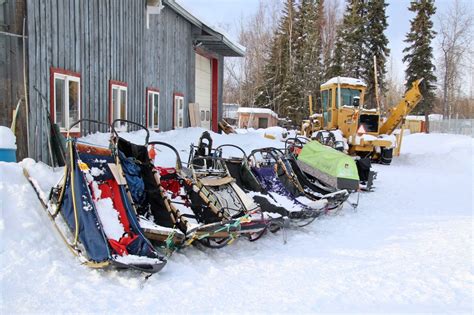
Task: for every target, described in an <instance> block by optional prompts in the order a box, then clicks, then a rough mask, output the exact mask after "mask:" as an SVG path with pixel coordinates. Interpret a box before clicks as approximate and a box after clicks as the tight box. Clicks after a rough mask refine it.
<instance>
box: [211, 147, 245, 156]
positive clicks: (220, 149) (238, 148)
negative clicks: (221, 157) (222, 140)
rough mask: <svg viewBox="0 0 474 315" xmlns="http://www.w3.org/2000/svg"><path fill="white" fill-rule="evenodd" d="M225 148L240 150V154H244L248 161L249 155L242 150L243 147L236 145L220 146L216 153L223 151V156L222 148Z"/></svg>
mask: <svg viewBox="0 0 474 315" xmlns="http://www.w3.org/2000/svg"><path fill="white" fill-rule="evenodd" d="M224 147H231V148H235V149H237V150H239V151H240V152H242V155H243V157H244V159H247V154H246V153H245V151H244V149H242V148H241V147H239V146H237V145H235V144H222V145H220V146H218V147H217V148H216V150H215V151H216V152H219V151H221V154H222V148H224Z"/></svg>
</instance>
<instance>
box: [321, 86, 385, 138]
mask: <svg viewBox="0 0 474 315" xmlns="http://www.w3.org/2000/svg"><path fill="white" fill-rule="evenodd" d="M366 88H367V85H366V84H365V83H364V82H363V81H362V80H360V79H355V78H348V77H335V78H332V79H330V80H329V81H327V82H326V83H324V84H322V85H321V108H322V115H323V119H322V121H323V129H325V130H331V129H339V130H341V132H342V134H343V135H344V136H345V137H349V136H351V135H355V134H356V133H358V132H359V133H360V132H363V133H368V134H371V133H372V134H374V135H377V134H378V131H379V119H380V115H379V113H378V112H377V111H374V110H367V109H364V108H363V105H364V96H365V90H366Z"/></svg>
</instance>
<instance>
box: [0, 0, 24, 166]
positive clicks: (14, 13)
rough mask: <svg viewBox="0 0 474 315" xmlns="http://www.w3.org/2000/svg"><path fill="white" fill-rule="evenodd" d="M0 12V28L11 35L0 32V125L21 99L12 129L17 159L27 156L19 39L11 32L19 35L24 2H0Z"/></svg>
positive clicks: (6, 123) (8, 122)
mask: <svg viewBox="0 0 474 315" xmlns="http://www.w3.org/2000/svg"><path fill="white" fill-rule="evenodd" d="M0 15H1V16H0V22H1V23H0V31H2V32H7V33H9V34H11V35H7V34H0V126H7V127H10V126H11V123H12V120H13V119H12V118H13V116H12V114H13V110H14V109H15V108H16V106H17V104H18V102H19V101H20V100H21V103H20V108H19V113H18V116H17V118H16V130H15V135H16V137H17V158H18V159H20V160H21V159H23V158H25V157H26V156H27V144H26V107H25V101H24V100H25V97H24V95H25V89H24V82H23V38H22V37H19V36H13V34H16V35H22V32H23V18H24V16H25V3H24V2H23V1H22V0H7V1H5V2H3V3H2V4H0ZM25 46H27V45H25ZM25 48H26V47H25ZM25 53H26V54H27V52H25Z"/></svg>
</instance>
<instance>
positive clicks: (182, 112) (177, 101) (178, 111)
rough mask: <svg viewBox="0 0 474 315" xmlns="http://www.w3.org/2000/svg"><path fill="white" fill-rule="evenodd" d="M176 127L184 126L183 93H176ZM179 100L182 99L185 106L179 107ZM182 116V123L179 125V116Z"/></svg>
mask: <svg viewBox="0 0 474 315" xmlns="http://www.w3.org/2000/svg"><path fill="white" fill-rule="evenodd" d="M173 101H174V126H173V127H174V129H181V128H184V96H183V95H177V94H175V95H174V99H173ZM179 101H182V104H183V107H182V108H181V110H180V109H179ZM180 114H181V116H182V119H181V125H179V116H180Z"/></svg>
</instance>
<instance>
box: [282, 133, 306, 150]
mask: <svg viewBox="0 0 474 315" xmlns="http://www.w3.org/2000/svg"><path fill="white" fill-rule="evenodd" d="M291 141H292V142H293V145H294V144H296V143H298V144H301V146H303V145H304V144H306V143H308V142H309V141H310V139H308V138H307V137H302V136H299V137H298V136H296V137H294V138H288V139H286V140H285V151H287V150H288V145H289V144H290V142H291Z"/></svg>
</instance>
